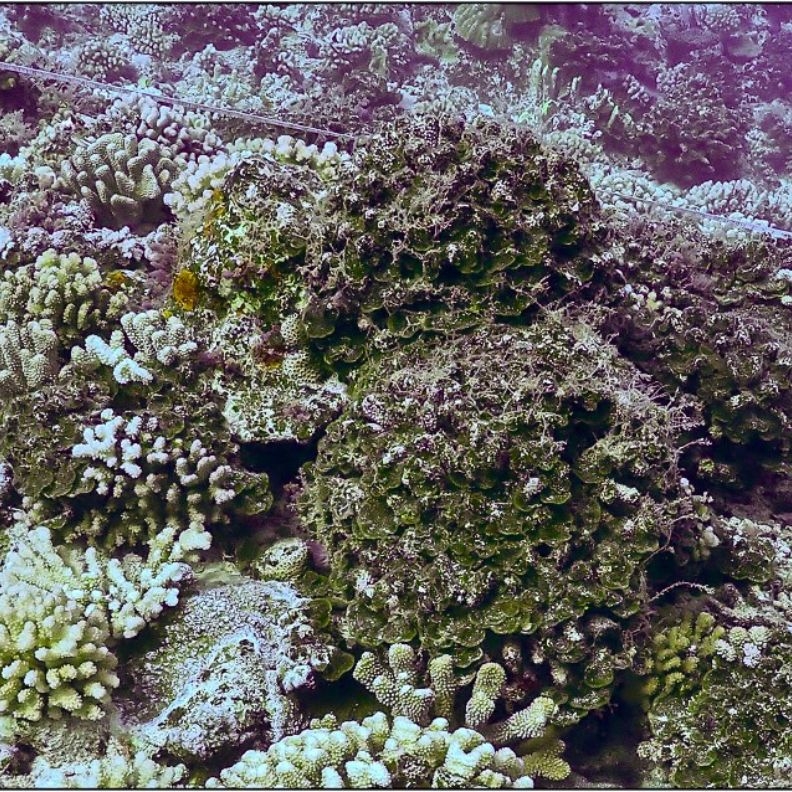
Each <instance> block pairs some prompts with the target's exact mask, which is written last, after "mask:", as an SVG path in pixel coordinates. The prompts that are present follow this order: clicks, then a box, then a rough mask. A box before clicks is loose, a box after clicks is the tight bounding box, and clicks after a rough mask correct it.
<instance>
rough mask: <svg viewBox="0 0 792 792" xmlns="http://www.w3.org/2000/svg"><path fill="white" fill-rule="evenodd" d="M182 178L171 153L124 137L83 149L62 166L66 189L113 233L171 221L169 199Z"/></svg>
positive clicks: (149, 142) (106, 137)
mask: <svg viewBox="0 0 792 792" xmlns="http://www.w3.org/2000/svg"><path fill="white" fill-rule="evenodd" d="M177 172H178V166H177V165H176V163H175V162H174V161H173V160H172V159H171V158H170V154H169V152H168V151H167V150H164V149H162V148H161V147H160V146H159V145H158V144H157V143H155V142H154V141H153V140H149V139H148V138H146V139H144V140H141V141H139V140H138V139H137V137H136V136H134V135H126V136H124V135H123V134H121V133H120V132H114V133H110V134H107V135H102V136H101V137H100V138H98V139H97V140H96V141H94V142H93V143H90V144H88V145H85V146H82V147H81V148H79V149H78V150H77V151H76V152H75V153H74V154H73V155H72V157H71V159H69V160H66V161H65V162H64V163H63V164H62V166H61V176H62V178H63V181H64V183H65V185H66V186H67V187H68V189H69V190H71V191H72V192H73V193H75V194H76V195H78V196H80V197H82V198H84V199H85V200H86V201H87V202H88V205H89V206H90V208H91V210H92V211H93V212H94V214H95V216H96V219H97V221H98V222H99V223H100V224H101V225H105V226H110V227H111V228H121V227H122V226H130V227H133V228H134V227H137V226H140V225H141V224H154V223H157V222H158V221H160V220H162V219H163V218H164V217H165V204H164V203H163V200H162V199H163V195H164V193H165V192H166V191H167V189H168V186H169V185H170V183H171V182H172V181H173V178H174V177H175V176H176V174H177Z"/></svg>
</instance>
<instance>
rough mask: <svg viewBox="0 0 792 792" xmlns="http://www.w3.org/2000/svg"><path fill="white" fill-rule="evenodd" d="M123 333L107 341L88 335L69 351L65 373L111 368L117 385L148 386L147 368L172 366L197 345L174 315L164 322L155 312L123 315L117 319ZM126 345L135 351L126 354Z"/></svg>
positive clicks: (183, 358) (120, 331)
mask: <svg viewBox="0 0 792 792" xmlns="http://www.w3.org/2000/svg"><path fill="white" fill-rule="evenodd" d="M121 326H122V327H123V330H120V329H116V330H113V332H112V334H111V335H110V340H109V342H108V341H105V340H104V339H103V338H101V337H100V336H98V335H90V336H88V337H87V338H86V339H85V345H84V346H82V347H81V346H74V347H72V350H71V366H70V369H69V371H71V370H76V371H78V372H81V373H84V374H87V373H90V372H93V371H96V370H97V369H99V368H100V367H101V366H108V367H112V369H113V378H114V379H115V381H116V382H117V383H118V384H120V385H127V384H128V383H130V382H141V383H150V382H152V381H153V379H154V374H153V373H152V372H151V371H150V370H149V368H148V367H147V366H149V365H151V364H159V366H161V367H173V366H177V365H179V363H181V362H182V361H184V360H186V359H188V358H189V357H191V356H192V355H193V354H194V353H195V352H196V350H197V349H198V344H197V343H196V341H195V340H193V338H192V337H191V335H190V331H189V330H188V329H187V328H186V327H185V325H184V324H183V323H182V321H181V320H180V319H179V318H178V317H176V316H170V317H168V318H167V319H164V318H163V316H162V314H161V313H160V312H159V311H156V310H149V311H144V312H142V313H132V312H130V313H126V314H124V315H123V316H122V317H121ZM127 343H128V344H130V345H131V346H132V347H134V349H135V351H134V352H132V353H130V352H128V351H127Z"/></svg>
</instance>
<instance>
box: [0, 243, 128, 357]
mask: <svg viewBox="0 0 792 792" xmlns="http://www.w3.org/2000/svg"><path fill="white" fill-rule="evenodd" d="M127 299H128V298H127V295H126V294H125V292H124V291H123V290H117V291H114V290H112V289H110V288H107V287H106V286H105V284H104V283H103V276H102V273H101V271H100V269H99V266H98V265H97V263H96V261H95V260H94V259H92V258H88V257H85V258H81V257H80V256H79V255H77V254H76V253H70V254H68V255H64V254H58V253H57V252H56V251H55V250H52V249H50V250H47V251H46V252H44V253H42V254H41V255H40V256H39V257H38V258H37V259H36V261H35V262H34V263H33V264H26V265H23V266H20V267H17V268H16V269H13V270H6V271H5V272H4V273H3V279H2V281H0V320H2V321H8V320H9V319H13V320H15V321H18V322H19V321H23V320H24V319H25V318H29V319H36V320H38V319H47V320H49V321H50V322H51V323H52V326H53V329H54V330H55V332H56V334H57V336H58V338H59V339H60V341H61V343H62V344H64V345H66V344H69V343H70V342H73V341H74V340H76V339H79V338H84V337H85V335H86V334H87V333H89V332H91V331H96V330H102V329H105V328H106V327H107V326H108V323H110V322H112V321H114V320H117V319H118V318H119V317H120V316H121V314H122V313H123V309H124V305H125V304H126V301H127Z"/></svg>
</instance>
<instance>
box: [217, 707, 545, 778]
mask: <svg viewBox="0 0 792 792" xmlns="http://www.w3.org/2000/svg"><path fill="white" fill-rule="evenodd" d="M210 786H212V787H215V788H217V787H273V788H320V787H332V788H336V789H360V788H375V789H382V788H413V787H418V788H421V787H424V788H426V787H431V788H433V789H453V788H460V787H474V788H476V787H483V788H489V789H530V788H532V787H533V781H532V779H531V778H530V776H528V775H527V774H526V773H525V772H524V765H523V762H522V760H521V759H519V758H518V757H517V756H515V754H514V752H513V751H511V750H509V749H508V748H505V749H500V750H498V751H496V750H495V748H493V746H492V745H491V744H489V743H487V742H486V741H485V739H484V738H483V737H482V736H481V735H480V734H478V733H477V732H475V731H473V730H472V729H457V730H455V731H450V727H449V724H448V721H446V720H444V719H443V718H436V719H435V720H434V721H432V723H430V724H429V725H428V726H426V727H421V726H418V725H417V724H415V723H413V722H412V721H410V720H409V719H408V718H405V717H403V716H396V717H395V718H394V719H393V722H392V723H391V722H389V721H388V718H387V717H386V716H385V714H384V713H382V712H377V713H375V714H374V715H371V716H369V717H368V718H365V719H363V721H362V722H360V723H358V722H355V721H346V722H345V723H342V724H340V725H339V723H338V721H337V720H336V719H335V717H333V716H332V715H329V716H326V717H324V718H323V719H321V720H315V721H313V722H312V723H311V728H309V729H306V730H305V731H303V732H300V734H297V735H294V736H293V737H285V738H283V739H282V740H280V741H278V742H277V743H275V744H274V745H272V746H270V748H269V749H268V750H267V751H266V753H265V752H262V751H248V752H247V753H245V754H244V755H243V756H242V758H241V759H240V760H239V762H237V763H236V764H235V765H233V766H232V767H229V768H227V769H226V770H223V771H222V773H221V774H220V780H219V781H218V780H217V779H212V780H211V782H210Z"/></svg>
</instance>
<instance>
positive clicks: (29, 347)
mask: <svg viewBox="0 0 792 792" xmlns="http://www.w3.org/2000/svg"><path fill="white" fill-rule="evenodd" d="M58 346H59V344H58V337H57V336H56V335H55V332H54V330H53V329H52V322H50V321H49V320H48V319H42V320H41V321H36V320H32V321H27V322H25V323H24V324H22V325H19V324H17V322H16V321H14V320H13V319H9V320H8V321H7V322H6V323H5V324H3V325H0V394H2V395H4V396H15V395H17V394H20V393H25V392H26V391H30V390H34V389H36V388H39V387H40V386H42V385H43V384H44V383H45V382H47V381H48V380H51V379H53V378H54V377H55V375H56V374H57V372H58V368H59V366H58Z"/></svg>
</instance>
